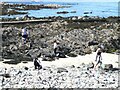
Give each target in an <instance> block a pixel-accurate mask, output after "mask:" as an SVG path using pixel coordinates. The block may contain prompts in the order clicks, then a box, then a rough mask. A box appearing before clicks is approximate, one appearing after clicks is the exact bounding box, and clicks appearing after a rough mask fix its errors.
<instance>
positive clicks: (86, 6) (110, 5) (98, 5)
mask: <svg viewBox="0 0 120 90" xmlns="http://www.w3.org/2000/svg"><path fill="white" fill-rule="evenodd" d="M8 3H10V4H15V3H18V4H21V3H23V4H32V5H40V4H58V5H62V6H70V7H69V8H68V7H67V8H58V9H40V10H26V11H27V12H28V16H33V17H37V18H40V17H52V16H61V17H71V16H86V15H87V16H99V17H109V16H119V3H118V2H8ZM62 11H68V12H72V11H76V13H67V14H57V12H62ZM23 12H24V11H23ZM85 12H92V13H89V14H85ZM23 16H25V14H24V15H10V16H8V15H0V17H5V18H15V17H23Z"/></svg>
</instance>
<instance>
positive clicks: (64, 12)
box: [57, 11, 69, 14]
mask: <svg viewBox="0 0 120 90" xmlns="http://www.w3.org/2000/svg"><path fill="white" fill-rule="evenodd" d="M67 13H69V12H68V11H62V12H57V14H67Z"/></svg>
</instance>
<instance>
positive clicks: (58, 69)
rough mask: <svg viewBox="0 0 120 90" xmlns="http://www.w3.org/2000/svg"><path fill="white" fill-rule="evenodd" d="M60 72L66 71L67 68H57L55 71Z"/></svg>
mask: <svg viewBox="0 0 120 90" xmlns="http://www.w3.org/2000/svg"><path fill="white" fill-rule="evenodd" d="M61 72H68V70H67V69H65V68H57V73H61Z"/></svg>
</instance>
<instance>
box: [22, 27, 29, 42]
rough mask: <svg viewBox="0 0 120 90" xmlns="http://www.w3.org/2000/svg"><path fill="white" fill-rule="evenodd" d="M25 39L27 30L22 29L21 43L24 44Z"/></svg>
mask: <svg viewBox="0 0 120 90" xmlns="http://www.w3.org/2000/svg"><path fill="white" fill-rule="evenodd" d="M27 38H28V30H27V28H23V29H22V42H24V44H25V43H26V40H27Z"/></svg>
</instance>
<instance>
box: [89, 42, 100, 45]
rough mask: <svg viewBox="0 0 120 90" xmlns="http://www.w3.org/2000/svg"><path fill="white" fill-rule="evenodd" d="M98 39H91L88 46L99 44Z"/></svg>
mask: <svg viewBox="0 0 120 90" xmlns="http://www.w3.org/2000/svg"><path fill="white" fill-rule="evenodd" d="M98 44H99V43H98V41H90V42H88V46H92V45H98Z"/></svg>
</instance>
